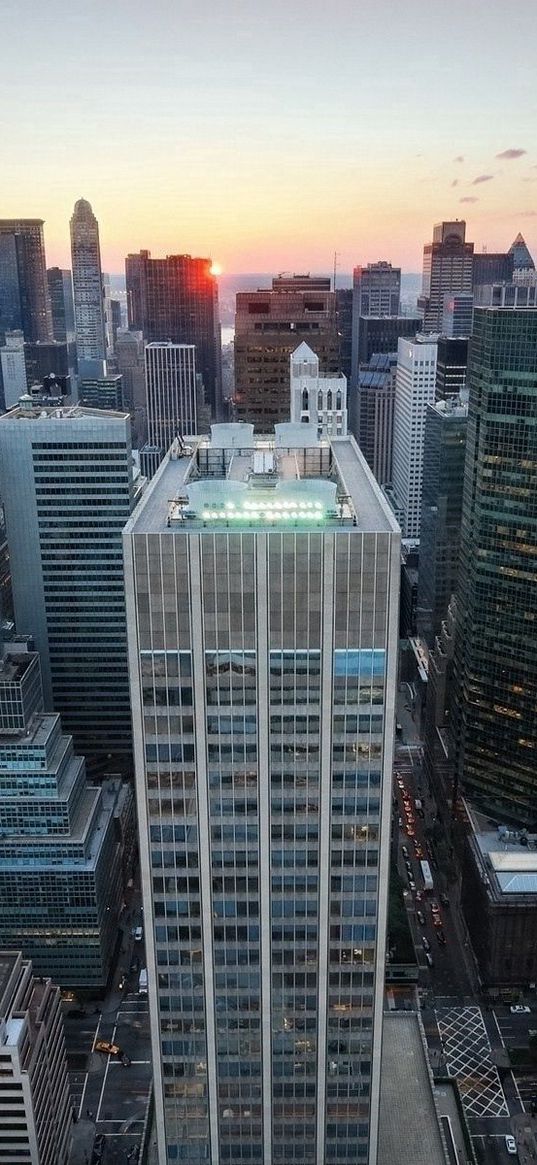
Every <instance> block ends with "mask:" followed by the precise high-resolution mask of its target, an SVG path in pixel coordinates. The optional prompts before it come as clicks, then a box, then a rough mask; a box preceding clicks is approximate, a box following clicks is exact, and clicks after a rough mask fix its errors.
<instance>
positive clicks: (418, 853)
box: [414, 839, 423, 858]
mask: <svg viewBox="0 0 537 1165" xmlns="http://www.w3.org/2000/svg"><path fill="white" fill-rule="evenodd" d="M414 853H415V855H416V857H417V858H422V857H423V849H422V847H421V845H420V843H419V841H416V839H414Z"/></svg>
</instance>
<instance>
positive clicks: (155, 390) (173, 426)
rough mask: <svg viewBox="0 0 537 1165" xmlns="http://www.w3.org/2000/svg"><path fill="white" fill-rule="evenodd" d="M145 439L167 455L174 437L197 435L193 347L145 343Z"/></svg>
mask: <svg viewBox="0 0 537 1165" xmlns="http://www.w3.org/2000/svg"><path fill="white" fill-rule="evenodd" d="M145 378H146V389H147V440H148V444H149V445H151V446H153V447H154V448H155V449H161V450H162V453H163V454H165V453H167V452H168V449H169V448H170V446H171V444H172V442H173V441H174V439H175V437H177V435H179V436H181V437H185V436H187V435H189V434H191V433H196V432H197V408H196V349H195V347H194V344H171V343H170V344H147V345H146V349H145Z"/></svg>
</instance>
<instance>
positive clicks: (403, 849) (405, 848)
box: [401, 845, 410, 858]
mask: <svg viewBox="0 0 537 1165" xmlns="http://www.w3.org/2000/svg"><path fill="white" fill-rule="evenodd" d="M401 853H402V855H403V857H404V858H408V857H409V856H410V854H409V851H408V846H406V845H402V846H401Z"/></svg>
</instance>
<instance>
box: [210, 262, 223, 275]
mask: <svg viewBox="0 0 537 1165" xmlns="http://www.w3.org/2000/svg"><path fill="white" fill-rule="evenodd" d="M221 274H222V268H221V266H220V264H219V263H212V265H211V275H221Z"/></svg>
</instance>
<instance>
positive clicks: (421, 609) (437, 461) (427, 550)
mask: <svg viewBox="0 0 537 1165" xmlns="http://www.w3.org/2000/svg"><path fill="white" fill-rule="evenodd" d="M467 422H468V406H467V405H466V404H460V403H458V402H456V401H455V400H452V399H448V400H447V401H443V400H442V401H437V403H436V404H430V405H427V414H426V418H425V440H424V444H423V488H422V497H421V528H420V569H419V577H418V601H417V627H418V633H419V635H420V636H421V637H422V638H423V639H425V641H426V642H427V645H428V647H429V648H430V649H432V647H433V646H434V641H435V638H436V636H437V635H438V634H439V632H440V628H441V624H442V619H444V618H445V616H446V611H447V607H448V603H449V600H450V597H451V594H452V592H453V591H454V590H455V587H456V582H457V572H458V565H459V548H460V535H461V515H462V483H463V477H464V454H465V449H466V426H467Z"/></svg>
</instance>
